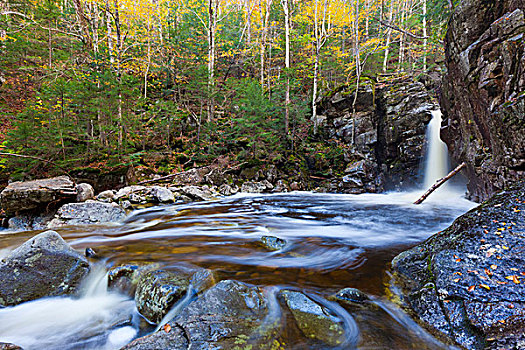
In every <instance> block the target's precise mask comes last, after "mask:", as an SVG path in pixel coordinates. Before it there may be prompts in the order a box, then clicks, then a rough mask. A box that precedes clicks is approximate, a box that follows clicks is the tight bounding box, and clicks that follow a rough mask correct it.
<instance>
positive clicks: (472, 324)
mask: <svg viewBox="0 0 525 350" xmlns="http://www.w3.org/2000/svg"><path fill="white" fill-rule="evenodd" d="M524 227H525V184H523V183H522V184H520V185H518V186H516V187H515V188H513V189H511V190H508V191H506V192H502V193H500V194H498V195H496V196H494V197H493V198H491V199H490V200H489V201H487V202H485V203H483V204H481V205H480V206H478V207H477V208H475V209H473V210H471V211H470V212H468V213H466V214H465V215H463V216H461V217H459V218H458V219H457V220H456V221H455V222H454V223H453V224H452V225H451V226H450V227H449V228H447V229H446V230H444V231H442V232H441V233H438V234H436V235H434V236H432V237H431V238H429V239H428V240H427V241H425V242H424V243H422V244H420V245H419V246H416V247H415V248H413V249H411V250H408V251H406V252H403V253H401V254H400V255H398V256H397V257H396V258H395V259H394V260H393V262H392V266H393V269H394V271H395V282H397V283H398V284H399V285H400V286H401V288H402V290H403V292H404V293H403V295H404V296H403V300H404V302H405V303H406V305H407V306H408V307H409V308H410V309H412V310H413V311H414V312H415V314H416V315H417V316H418V317H419V318H420V319H421V321H422V322H423V323H424V324H426V325H427V326H428V328H430V329H433V330H435V331H436V333H438V334H441V335H445V336H446V337H448V338H449V339H452V340H453V341H454V342H456V343H457V344H459V345H461V346H463V347H465V348H468V349H482V348H488V349H518V348H522V347H523V345H524V344H525V287H524V284H525V255H524V254H523V252H524V251H525V239H524V235H525V231H524Z"/></svg>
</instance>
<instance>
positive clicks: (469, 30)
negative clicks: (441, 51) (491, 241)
mask: <svg viewBox="0 0 525 350" xmlns="http://www.w3.org/2000/svg"><path fill="white" fill-rule="evenodd" d="M524 11H525V0H500V1H494V0H464V1H461V3H460V4H459V5H458V7H457V8H456V11H455V13H454V14H453V16H452V18H451V20H450V21H449V27H448V32H447V35H446V38H445V53H446V65H447V71H448V72H447V74H446V76H445V77H444V79H443V84H442V85H443V86H442V93H441V107H442V110H443V113H444V117H445V118H444V125H443V126H444V128H443V129H442V133H441V136H442V138H443V140H444V141H445V142H446V143H447V145H448V148H449V150H450V151H451V153H452V156H453V158H455V160H457V161H458V162H466V163H467V165H468V167H467V172H468V177H469V180H470V182H469V184H468V189H469V193H470V195H471V197H472V199H474V200H476V201H482V200H485V199H487V198H488V197H490V196H491V195H492V194H493V193H495V192H497V191H500V190H502V189H503V188H505V187H508V186H509V185H511V184H512V183H514V182H516V181H517V180H519V179H520V178H523V177H524V176H525V146H524V145H525V133H524V132H523V131H524V130H525V93H524V92H525V44H524V43H525V18H524Z"/></svg>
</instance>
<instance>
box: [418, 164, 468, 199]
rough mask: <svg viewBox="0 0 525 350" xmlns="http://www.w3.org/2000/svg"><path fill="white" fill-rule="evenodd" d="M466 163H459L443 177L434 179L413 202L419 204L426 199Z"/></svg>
mask: <svg viewBox="0 0 525 350" xmlns="http://www.w3.org/2000/svg"><path fill="white" fill-rule="evenodd" d="M466 166H467V164H466V163H465V162H463V163H461V164H460V165H458V166H457V167H456V169H454V170H452V171H451V172H450V173H448V175H447V176H445V177H444V178H441V179H439V180H437V181H436V183H435V184H433V185H432V186H431V187H430V188H429V189H428V190H427V191H426V192H425V194H423V195H422V196H421V197H419V199H418V200H417V201H415V202H414V204H421V203H423V201H424V200H425V199H427V197H428V196H430V194H431V193H432V192H434V191H435V190H437V189H438V188H439V187H440V186H441V185H443V184H444V183H445V182H447V181H448V180H450V179H451V178H452V177H453V176H454V175H456V174H457V173H459V172H460V171H461V169H463V168H464V167H466Z"/></svg>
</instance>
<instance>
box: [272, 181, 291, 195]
mask: <svg viewBox="0 0 525 350" xmlns="http://www.w3.org/2000/svg"><path fill="white" fill-rule="evenodd" d="M272 192H273V193H281V192H288V186H286V183H285V182H284V181H283V180H277V183H276V184H275V187H274V189H273V190H272Z"/></svg>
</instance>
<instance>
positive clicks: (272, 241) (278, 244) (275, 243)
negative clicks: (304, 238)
mask: <svg viewBox="0 0 525 350" xmlns="http://www.w3.org/2000/svg"><path fill="white" fill-rule="evenodd" d="M260 242H261V244H262V245H263V247H265V248H266V249H268V250H273V251H276V250H282V249H283V248H284V247H285V246H286V241H285V240H284V239H282V238H278V237H274V236H262V237H261V240H260Z"/></svg>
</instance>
